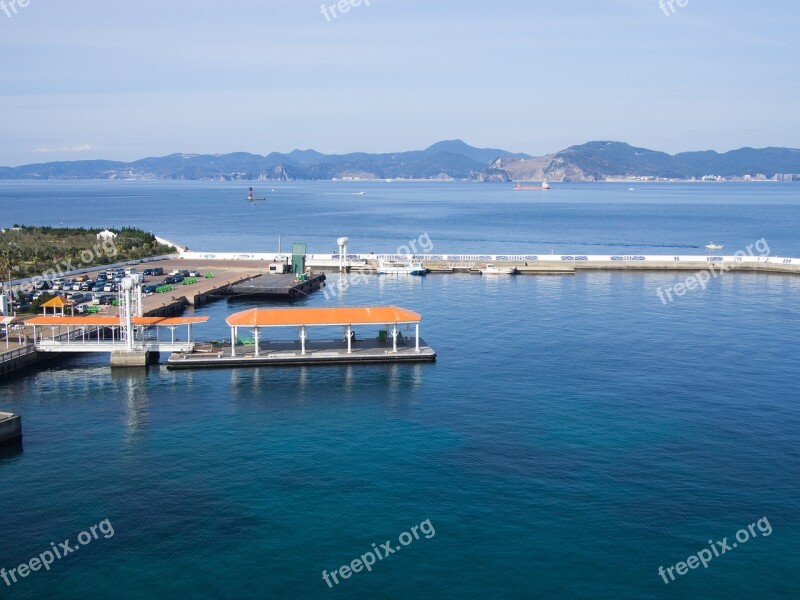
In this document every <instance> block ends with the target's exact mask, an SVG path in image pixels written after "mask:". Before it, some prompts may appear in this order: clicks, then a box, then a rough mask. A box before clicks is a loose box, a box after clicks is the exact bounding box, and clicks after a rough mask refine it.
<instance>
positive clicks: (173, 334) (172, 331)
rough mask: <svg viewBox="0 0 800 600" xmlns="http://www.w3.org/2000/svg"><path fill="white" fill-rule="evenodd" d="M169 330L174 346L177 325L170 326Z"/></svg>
mask: <svg viewBox="0 0 800 600" xmlns="http://www.w3.org/2000/svg"><path fill="white" fill-rule="evenodd" d="M169 330H170V333H171V339H172V345H173V346H174V345H175V325H170V326H169Z"/></svg>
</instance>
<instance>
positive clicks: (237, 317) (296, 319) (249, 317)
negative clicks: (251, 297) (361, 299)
mask: <svg viewBox="0 0 800 600" xmlns="http://www.w3.org/2000/svg"><path fill="white" fill-rule="evenodd" d="M421 320H422V315H420V314H419V313H415V312H413V311H410V310H406V309H405V308H398V307H397V306H373V307H363V308H343V307H337V308H276V309H268V308H251V309H250V310H245V311H242V312H239V313H236V314H233V315H231V316H230V317H228V318H227V319H225V322H226V323H228V325H230V326H231V327H290V326H301V325H383V324H385V323H419V322H420V321H421Z"/></svg>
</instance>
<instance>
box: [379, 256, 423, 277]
mask: <svg viewBox="0 0 800 600" xmlns="http://www.w3.org/2000/svg"><path fill="white" fill-rule="evenodd" d="M427 272H428V269H426V268H425V267H424V265H423V264H422V263H421V262H419V261H418V260H411V261H404V260H383V259H381V260H379V261H378V275H425V274H427Z"/></svg>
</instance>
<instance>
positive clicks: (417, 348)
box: [415, 323, 419, 354]
mask: <svg viewBox="0 0 800 600" xmlns="http://www.w3.org/2000/svg"><path fill="white" fill-rule="evenodd" d="M416 329H417V331H416V338H417V347H416V348H415V350H416V352H417V354H419V323H417V325H416Z"/></svg>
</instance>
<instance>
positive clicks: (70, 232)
mask: <svg viewBox="0 0 800 600" xmlns="http://www.w3.org/2000/svg"><path fill="white" fill-rule="evenodd" d="M100 231H101V230H100V229H87V228H83V227H76V228H65V227H28V226H20V225H15V226H14V227H12V228H10V229H6V230H4V231H2V232H0V279H6V280H7V279H8V278H9V271H10V275H11V278H12V279H21V278H25V277H33V276H35V275H41V274H42V273H43V272H45V271H47V270H48V269H54V270H56V271H59V270H62V269H64V268H65V265H71V266H72V267H74V268H80V267H79V266H78V265H81V266H82V267H88V266H102V265H104V264H111V263H116V262H122V261H126V260H135V259H139V258H147V257H150V256H158V255H160V254H170V253H171V252H173V251H174V250H173V249H172V248H171V247H169V246H164V245H162V244H159V243H158V242H157V241H156V239H155V236H153V234H152V233H148V232H146V231H142V230H140V229H135V228H132V227H125V228H122V229H111V230H109V231H112V232H113V233H115V234H117V236H116V238H114V239H113V240H107V241H105V242H103V241H101V240H98V239H97V234H98V233H100Z"/></svg>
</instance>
